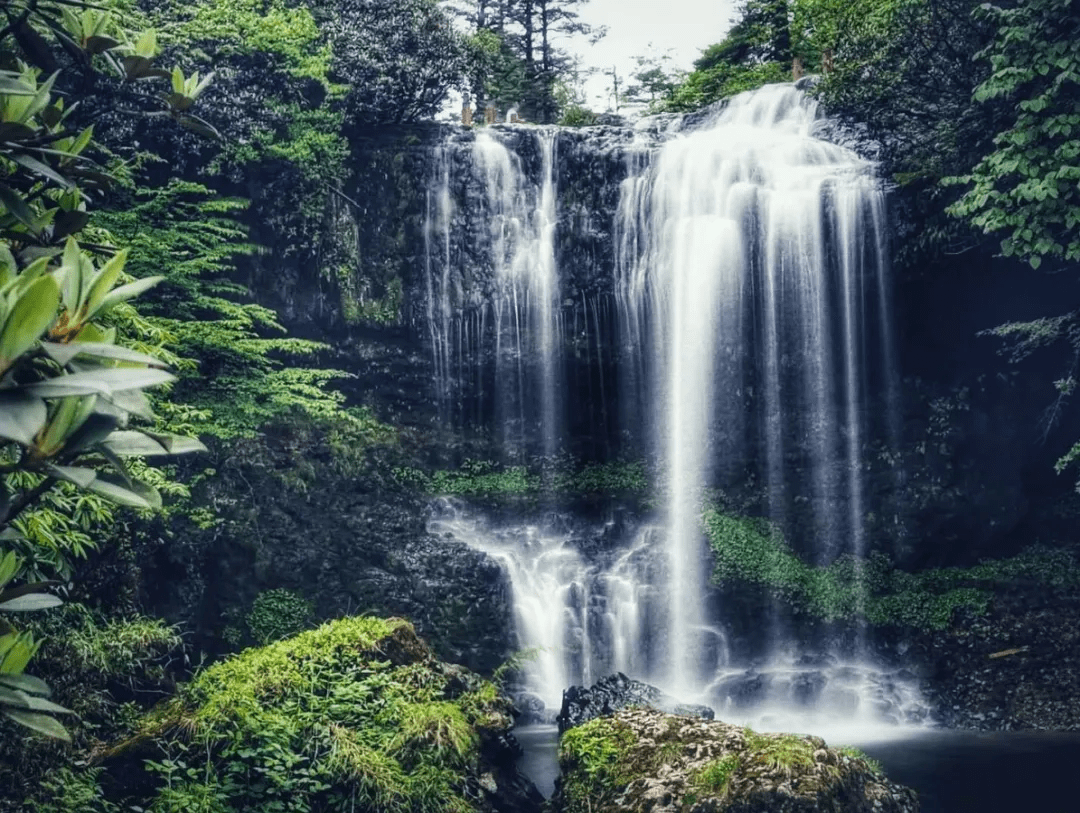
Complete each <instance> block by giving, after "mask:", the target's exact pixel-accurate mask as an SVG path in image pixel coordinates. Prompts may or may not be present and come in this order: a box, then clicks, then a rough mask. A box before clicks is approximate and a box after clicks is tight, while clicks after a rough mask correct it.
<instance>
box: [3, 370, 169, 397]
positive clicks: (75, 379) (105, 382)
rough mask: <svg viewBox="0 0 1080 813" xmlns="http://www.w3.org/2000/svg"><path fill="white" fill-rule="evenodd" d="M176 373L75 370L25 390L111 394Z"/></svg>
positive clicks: (164, 381)
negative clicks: (78, 371)
mask: <svg viewBox="0 0 1080 813" xmlns="http://www.w3.org/2000/svg"><path fill="white" fill-rule="evenodd" d="M175 380H176V376H174V375H171V374H170V373H167V372H165V371H164V370H155V369H150V368H147V369H132V368H118V369H108V370H99V371H95V372H92V373H75V374H74V375H62V376H57V377H56V378H50V379H48V380H46V381H38V382H36V383H34V384H28V385H27V386H26V387H25V388H24V389H25V390H26V391H27V392H29V393H31V394H33V395H38V396H40V397H42V398H63V397H65V396H69V395H95V394H99V395H111V394H113V393H116V392H121V391H124V390H136V389H143V388H144V387H154V386H157V385H159V384H167V383H168V382H170V381H175Z"/></svg>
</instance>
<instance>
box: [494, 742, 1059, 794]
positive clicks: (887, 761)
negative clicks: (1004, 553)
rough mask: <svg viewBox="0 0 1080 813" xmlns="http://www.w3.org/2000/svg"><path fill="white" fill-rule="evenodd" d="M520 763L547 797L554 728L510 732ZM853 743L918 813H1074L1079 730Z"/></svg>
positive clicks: (553, 772) (553, 769) (551, 785)
mask: <svg viewBox="0 0 1080 813" xmlns="http://www.w3.org/2000/svg"><path fill="white" fill-rule="evenodd" d="M514 733H515V735H516V736H517V738H518V740H519V741H520V742H521V745H522V747H523V748H524V749H525V755H524V756H523V757H522V759H521V762H520V763H519V766H520V768H521V770H522V772H523V773H525V775H527V776H528V777H529V778H530V779H532V781H533V782H534V783H535V784H536V786H537V787H538V788H539V789H540V792H541V793H543V794H544V795H545V796H550V795H551V793H552V792H553V791H554V789H555V779H556V777H557V776H558V775H559V767H558V764H557V760H556V750H557V746H558V739H559V732H558V729H557V728H556V727H555V726H553V725H534V726H526V727H524V728H519V729H517V730H516V731H515V732H514ZM829 744H830V745H833V746H838V745H853V746H855V747H856V748H859V749H861V750H863V751H864V752H866V754H867V755H869V756H871V757H873V758H874V759H876V760H878V761H879V762H880V763H881V764H882V765H883V766H884V768H885V773H886V774H888V776H889V778H890V779H892V780H893V781H895V782H899V783H900V784H903V785H907V786H908V787H911V788H914V789H915V790H916V791H918V793H919V801H920V803H921V806H922V813H1029V811H1030V813H1077V811H1078V810H1080V793H1078V792H1077V785H1076V779H1075V773H1074V771H1075V770H1076V768H1077V766H1078V765H1080V733H1077V732H1054V731H1051V732H1046V731H1032V732H1016V731H1001V732H999V731H995V732H981V731H945V730H940V729H937V730H935V729H922V730H919V731H907V732H903V733H902V734H898V735H897V736H895V737H890V738H888V739H876V740H871V741H866V742H858V741H850V742H842V741H840V740H831V741H830V742H829Z"/></svg>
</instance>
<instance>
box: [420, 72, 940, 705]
mask: <svg viewBox="0 0 1080 813" xmlns="http://www.w3.org/2000/svg"><path fill="white" fill-rule="evenodd" d="M825 124H827V122H826V121H825V120H824V119H823V118H822V117H821V116H819V112H818V109H817V106H816V103H815V102H814V101H813V100H812V99H810V98H809V97H808V96H806V95H805V94H804V93H802V92H801V91H800V90H798V89H796V88H795V87H794V86H792V85H773V86H767V87H765V88H762V89H760V90H757V91H753V92H751V93H746V94H742V95H740V96H738V97H735V98H734V99H732V100H730V101H729V102H728V103H727V104H726V105H725V106H723V107H722V108H720V109H719V110H717V111H716V112H714V113H712V114H711V116H709V117H708V118H705V119H702V118H701V117H696V118H695V119H694V120H692V121H690V120H686V119H679V118H675V119H669V120H666V121H665V120H658V121H655V122H652V123H649V124H647V125H646V126H644V127H641V128H639V129H638V130H637V131H636V132H635V133H634V134H633V135H631V136H629V137H625V138H623V137H620V138H621V140H620V138H613V137H611V135H610V132H608V135H604V134H603V133H601V135H600V136H599V137H598V139H597V141H596V144H597V145H598V146H597V147H596V149H598V150H599V149H601V148H604V149H608V148H610V145H611V144H617V149H615V150H613V151H612V152H611V153H610V155H609V156H608V157H610V156H615V155H617V156H618V159H617V160H618V161H619V162H620V164H619V165H620V166H621V168H622V172H621V175H620V176H619V177H618V178H614V177H613V176H612V175H611V174H609V173H607V171H606V170H603V171H601V170H598V169H597V165H596V164H594V163H589V162H588V161H582V160H581V154H580V153H576V154H570V153H571V152H572V149H573V147H572V145H571V146H567V145H568V144H570V141H571V139H570V136H569V135H566V134H560V132H559V131H558V130H557V129H554V128H534V127H529V128H501V127H497V128H489V129H487V130H483V131H480V132H478V133H476V134H475V136H471V135H470V138H469V139H468V140H465V141H464V143H465V144H467V145H468V146H467V148H466V149H464V150H462V149H457V150H455V151H450V152H447V151H443V152H442V153H440V155H439V158H438V160H437V161H436V162H435V170H434V174H433V181H432V184H431V187H430V189H429V191H428V199H427V208H426V217H427V223H428V229H427V232H426V233H427V235H428V238H427V242H426V243H425V254H424V262H425V269H426V275H427V276H426V279H427V290H426V293H427V296H428V303H427V318H428V330H429V333H430V338H431V343H432V354H433V364H434V369H435V377H436V390H437V391H438V392H439V394H440V395H439V397H440V399H444V398H447V397H448V396H447V395H446V393H449V392H450V391H451V390H453V387H452V386H451V385H450V384H447V383H446V381H449V380H451V379H453V380H456V381H457V382H458V386H459V387H464V388H468V387H470V386H473V384H470V383H469V382H484V384H485V385H487V386H489V387H490V392H489V394H490V401H491V406H490V412H489V415H488V419H487V423H486V424H485V425H486V426H487V427H488V428H490V429H493V430H494V432H493V434H494V436H495V437H496V438H497V439H498V442H499V444H500V447H501V449H502V450H503V455H504V459H505V460H506V461H513V462H521V461H527V460H528V459H530V458H535V457H537V456H542V457H545V458H548V459H551V458H552V457H553V456H555V455H558V454H559V453H560V452H564V451H565V450H566V449H567V448H568V441H569V438H568V434H569V433H570V431H571V430H570V429H569V427H570V426H571V423H572V421H571V419H570V418H571V415H570V409H571V408H573V409H575V414H574V415H573V419H574V420H576V421H577V424H576V425H577V426H580V425H581V416H582V415H587V416H591V420H593V422H594V423H595V422H597V421H599V422H601V423H603V424H604V425H603V426H602V427H600V426H591V428H592V430H593V431H600V432H603V433H604V434H605V436H606V434H607V421H608V420H609V419H610V420H612V421H618V422H620V423H621V429H622V434H621V435H620V438H621V440H620V442H621V443H623V444H625V446H624V450H629V452H630V453H631V454H640V453H644V454H645V455H646V456H647V457H648V458H649V459H650V460H652V461H655V462H656V463H657V468H658V470H659V471H660V472H661V477H660V483H659V487H660V493H659V495H658V496H660V500H659V503H658V504H657V505H656V510H655V512H653V513H652V515H650V516H646V517H642V518H635V519H631V520H629V521H626V522H620V523H616V522H614V521H606V522H599V521H598V520H596V519H595V518H593V519H585V518H582V517H574V516H572V515H571V514H570V513H568V512H564V513H558V509H557V507H556V509H555V510H551V507H550V504H549V505H548V508H547V509H546V510H545V511H541V512H536V511H533V512H532V513H528V512H523V514H522V516H519V517H516V518H514V519H506V518H503V519H501V520H496V519H494V518H490V517H486V516H484V514H483V512H480V511H478V510H476V509H475V508H473V509H470V508H468V507H467V506H465V505H463V504H458V503H452V502H448V501H446V500H442V501H439V502H438V503H437V504H436V505H434V506H433V513H432V516H431V519H430V521H429V528H430V529H431V531H432V532H433V533H436V534H438V535H440V536H450V537H454V538H457V539H460V540H462V541H464V542H466V543H467V544H469V545H471V546H472V547H474V548H478V549H480V550H483V551H485V552H486V553H488V554H489V555H491V556H492V557H493V558H495V559H496V560H497V561H499V562H500V563H501V565H502V567H503V569H504V570H505V572H506V573H507V575H508V577H509V580H510V584H511V589H512V592H513V600H514V607H515V618H514V626H515V630H516V632H517V637H518V642H519V645H520V646H521V647H523V648H530V647H539V654H538V655H537V656H536V659H535V660H534V661H533V662H531V663H530V664H527V665H526V666H525V668H524V685H523V686H522V687H520V688H522V689H523V690H525V691H527V692H529V693H530V694H532V695H535V696H537V697H538V698H539V700H540V701H541V702H542V704H543V705H544V706H545V707H546V709H547V714H548V715H549V716H550V715H551V714H552V713H554V711H555V710H556V709H557V708H558V705H559V699H560V697H561V692H562V690H563V689H564V688H566V687H567V686H569V685H571V684H589V683H591V682H592V681H594V680H596V679H597V678H599V677H601V676H603V675H605V674H609V673H611V672H613V671H623V672H626V673H627V674H630V675H631V676H633V677H636V678H641V679H645V680H648V681H650V682H653V683H655V684H658V685H660V686H661V687H662V688H663V689H665V690H666V691H668V692H670V693H672V694H674V695H676V696H680V697H682V698H683V699H684V700H687V701H701V702H709V703H712V704H714V705H717V706H719V707H721V708H725V709H727V710H728V713H729V716H734V717H735V718H736V719H744V720H747V721H751V720H752V721H754V722H757V723H759V724H760V723H762V721H764V725H766V726H768V725H769V723H768V719H771V718H769V717H768V714H769V713H771V712H768V711H767V710H768V709H773V710H774V711H775V710H776V709H785V710H786V711H784V712H783V713H785V714H786V713H787V712H788V711H791V710H792V709H798V708H803V707H806V706H808V705H809V706H815V707H819V708H820V709H823V710H826V712H825V713H827V715H829V716H830V717H843V716H845V715H847V716H848V717H858V718H859V719H864V720H866V719H883V718H890V719H893V720H898V721H902V720H905V719H913V718H917V717H918V716H919V715H920V714H921V713H922V707H921V706H920V705H919V702H918V699H917V692H915V691H914V689H913V688H912V683H911V680H910V679H909V677H905V676H897V675H896V674H895V673H892V674H890V673H888V672H887V671H886V672H882V671H881V670H879V669H876V668H874V667H873V666H872V665H870V664H869V659H868V658H865V657H863V656H862V655H861V654H860V652H859V651H858V647H859V646H860V644H859V642H856V643H855V646H854V648H853V647H852V645H851V642H850V641H848V643H847V645H846V648H845V649H844V651H840V650H838V649H836V648H834V647H833V646H832V644H831V643H830V642H828V641H825V640H820V641H817V640H815V641H798V642H797V641H795V640H793V639H792V636H791V634H790V632H789V631H788V630H786V629H784V624H785V623H786V622H785V621H783V620H782V619H783V618H785V616H783V614H782V613H779V612H775V609H776V608H775V607H774V612H773V613H772V614H771V615H768V614H767V613H764V612H763V613H762V616H761V617H760V618H759V619H755V622H754V633H753V634H754V635H755V636H756V637H757V638H758V639H759V640H758V641H757V642H755V646H753V647H747V646H746V645H745V642H743V643H742V644H740V645H741V646H742V647H743V650H742V651H743V654H742V655H741V656H739V657H741V658H742V660H740V659H739V657H733V655H732V654H731V653H732V652H733V651H734V650H735V646H734V644H732V643H731V642H732V641H733V640H735V638H736V637H737V636H736V634H735V633H733V631H732V630H731V629H729V627H730V626H731V623H732V620H733V619H735V618H736V616H738V614H739V613H740V612H741V608H740V607H738V606H717V600H718V599H717V594H716V593H715V591H712V589H711V588H710V586H709V583H708V578H709V574H710V567H711V557H710V551H709V550H708V547H707V544H706V540H705V537H704V534H703V529H702V526H701V514H702V511H703V509H704V508H705V507H707V506H708V505H711V504H713V503H714V501H715V500H716V499H717V494H718V493H719V492H722V491H724V490H725V489H728V488H736V489H737V488H739V486H740V484H741V483H746V482H749V483H754V484H757V485H756V486H754V487H755V488H757V490H758V492H759V493H760V494H761V495H762V496H761V497H760V498H759V505H760V507H761V509H762V510H763V512H764V513H766V514H767V515H768V518H769V519H770V520H772V521H773V522H774V523H775V524H776V525H777V526H778V527H779V528H781V530H783V531H784V533H785V535H786V536H788V538H789V540H790V541H791V542H792V544H793V546H794V547H795V548H796V550H797V552H798V553H799V555H800V556H801V557H802V558H803V559H804V560H805V561H807V562H808V563H810V564H821V565H827V564H831V563H832V562H834V561H835V560H836V559H837V557H840V556H845V555H850V556H853V557H855V559H856V562H858V561H860V560H861V558H862V557H864V556H865V555H867V554H868V553H869V552H870V545H869V541H868V534H867V528H866V524H867V515H868V513H869V512H870V511H872V510H874V506H873V505H872V504H871V495H870V494H869V493H868V488H867V485H866V482H865V474H864V468H865V460H866V459H867V455H868V448H869V446H870V444H871V443H873V442H875V441H884V442H886V443H892V444H895V443H896V441H897V439H898V437H899V435H898V424H897V420H896V413H895V405H896V401H897V390H896V384H895V380H894V378H893V376H892V372H891V371H892V369H893V367H894V358H893V356H894V351H893V348H892V345H891V336H890V334H891V325H890V303H889V292H888V291H889V285H888V280H887V274H888V264H887V254H888V252H887V237H886V231H885V229H886V218H885V198H884V193H883V191H882V188H881V185H880V183H879V181H878V180H877V179H876V177H875V174H874V167H873V165H872V164H871V163H870V162H868V161H866V160H864V159H862V158H860V157H859V156H858V155H857V154H856V153H854V152H853V151H851V150H849V149H847V148H845V147H843V146H840V145H837V144H835V143H832V142H830V141H828V140H827V139H826V138H825V137H824V136H823V126H824V125H825ZM624 135H629V134H626V133H625V131H624ZM605 138H606V139H607V140H606V141H605V140H604V139H605ZM573 143H575V144H580V143H582V142H580V141H579V142H573ZM605 145H606V146H605ZM458 146H459V147H460V146H461V145H460V144H459V145H458ZM564 149H565V150H566V153H567V154H565V155H564V154H563V150H564ZM451 153H452V154H451ZM605 160H606V159H605ZM566 162H569V163H568V164H567V163H566ZM463 163H464V164H467V166H466V167H464V171H461V170H462V166H461V164H463ZM451 165H453V167H451ZM560 166H564V167H565V166H569V167H572V168H574V171H576V172H577V173H581V172H585V173H586V175H585V177H586V178H589V179H590V181H589V182H592V179H593V178H596V179H597V182H599V183H601V184H605V183H609V182H611V181H613V180H614V182H616V183H618V187H617V190H616V189H614V188H613V187H608V188H612V191H613V192H616V194H612V195H606V196H605V195H598V196H597V197H596V198H589V199H590V200H592V201H593V202H592V203H591V204H590V205H593V206H594V207H595V206H597V205H599V206H601V207H605V208H602V209H600V210H599V212H600V214H603V215H605V216H606V217H608V218H609V222H610V232H609V233H608V234H607V235H606V240H607V241H608V244H609V245H610V246H611V254H610V256H611V265H609V266H608V268H607V271H606V273H607V274H608V275H609V276H608V277H607V279H606V284H607V287H606V289H605V287H604V285H598V284H596V282H595V281H590V283H589V284H590V285H592V287H591V288H590V289H589V291H588V292H587V291H586V289H585V288H583V287H581V275H580V269H578V268H577V267H576V260H577V258H578V257H580V256H581V255H580V254H576V253H575V251H573V250H567V246H568V245H569V246H570V247H571V249H573V248H574V244H573V240H574V239H575V238H574V235H572V234H567V233H566V232H567V228H568V227H567V224H568V223H576V224H579V226H580V224H585V225H584V226H580V227H581V228H592V226H591V225H589V224H590V223H592V222H593V221H596V220H598V219H599V215H598V213H597V211H596V210H586V211H585V212H584V213H583V215H582V216H581V217H578V218H577V219H574V218H570V217H564V219H563V220H562V221H560V219H559V218H560V213H564V214H565V212H566V211H568V208H567V207H573V206H577V207H578V209H579V210H580V209H582V208H584V205H583V204H582V203H581V200H582V198H583V196H584V197H586V198H587V197H588V195H587V193H583V191H582V188H581V187H580V186H574V184H575V183H580V179H579V177H576V176H575V174H574V172H573V171H570V170H564V172H565V175H564V176H563V177H560V169H559V168H560ZM452 177H454V178H465V179H466V182H465V184H464V185H461V184H460V183H459V185H458V186H457V188H456V191H455V190H452V189H451V186H452V181H451V178H452ZM562 182H564V184H565V186H566V187H567V190H566V191H565V192H564V195H566V196H567V197H566V198H563V199H560V191H561V190H560V186H561V185H563V183H562ZM569 198H572V201H571V200H570V199H569ZM597 201H599V203H597ZM459 210H468V211H470V212H471V213H472V214H473V216H474V219H473V220H470V221H469V223H468V224H462V223H458V222H457V221H456V218H455V213H456V212H458V211H459ZM469 257H472V258H481V259H479V260H474V261H473V262H474V263H475V264H474V265H469V262H470V260H469V259H468V258H469ZM560 262H562V267H560ZM481 266H482V269H481ZM478 280H480V281H479V282H478ZM563 297H567V298H566V299H565V300H564V299H563ZM456 303H461V305H460V306H459V305H458V304H456ZM612 303H614V307H613V308H612V307H611V304H612ZM564 311H565V312H566V314H567V325H565V326H564V325H563V322H562V320H563V313H564ZM609 312H610V313H612V314H613V315H612V317H611V319H612V320H613V322H614V326H613V327H612V324H611V322H605V324H604V325H603V326H602V325H601V313H605V314H606V313H609ZM606 319H608V317H606V316H605V320H606ZM564 328H565V329H564ZM455 331H457V333H458V335H459V337H463V338H459V339H457V340H456V341H455V339H454V338H453V337H452V335H451V334H453V333H454V332H455ZM602 333H603V335H604V341H605V342H611V343H612V344H617V348H611V347H605V346H603V345H602V343H601V334H602ZM605 354H608V355H607V356H605ZM605 358H608V359H614V360H615V363H616V367H617V370H616V374H617V376H618V384H619V392H618V399H619V404H618V408H617V409H615V410H611V413H612V414H611V415H610V417H609V411H608V409H607V406H606V404H605V405H603V406H602V408H601V409H600V410H593V411H590V410H577V409H576V405H573V406H572V404H571V400H570V399H571V396H570V395H569V394H568V393H567V390H568V389H569V388H570V387H571V384H572V381H571V379H572V378H573V376H571V375H569V374H568V373H569V372H570V371H571V369H573V371H574V372H575V374H577V375H580V373H579V371H580V368H581V366H582V364H584V366H585V367H586V368H587V369H589V370H590V371H591V369H592V368H593V366H594V365H603V364H604V363H606V362H605ZM570 362H573V363H574V364H575V365H576V366H574V367H573V368H571V367H570V366H568V365H569V363H570ZM463 371H468V372H467V374H466V373H465V372H463ZM584 380H585V381H586V382H587V387H588V393H589V398H590V399H591V398H592V397H594V395H593V388H592V387H593V385H592V382H593V378H592V377H591V372H590V373H589V374H588V375H586V376H584ZM598 381H599V384H600V386H599V393H600V397H601V398H604V399H605V400H606V397H607V396H608V395H609V394H610V395H615V393H609V392H606V391H605V390H604V386H605V385H604V375H603V371H602V370H601V373H600V375H599V376H598ZM482 401H483V398H482V397H481V398H480V399H478V401H477V403H480V402H482ZM478 411H479V408H478ZM574 431H580V430H574ZM601 446H602V445H601V444H594V445H593V446H592V448H601ZM598 522H599V524H597V523H598ZM856 578H859V573H858V569H857V568H856ZM747 626H748V625H747V624H745V623H744V624H743V625H742V627H741V629H742V630H743V632H741V633H738V634H739V635H742V636H743V638H744V639H745V638H746V633H745V629H746V628H747ZM758 644H761V645H760V646H759V645H758ZM748 650H753V651H754V653H755V654H753V655H752V656H751V657H753V658H756V659H757V660H756V661H755V662H754V664H753V667H752V668H751V667H750V660H748V658H747V656H746V654H745V653H746V651H748ZM763 652H764V653H766V655H767V657H765V658H762V657H761V653H763ZM808 653H809V654H808ZM750 709H755V711H750ZM762 709H766V712H762V711H761V710H762ZM762 714H765V716H764V717H762V716H761V715H762ZM755 715H757V716H755Z"/></svg>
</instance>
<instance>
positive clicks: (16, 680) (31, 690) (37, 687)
mask: <svg viewBox="0 0 1080 813" xmlns="http://www.w3.org/2000/svg"><path fill="white" fill-rule="evenodd" d="M0 685H4V686H10V687H11V688H12V689H18V690H19V691H22V692H27V693H28V694H37V695H42V696H43V697H48V696H49V695H51V694H52V689H50V688H49V684H48V683H46V682H45V681H44V680H42V679H41V678H37V677H34V676H33V675H21V674H20V675H0Z"/></svg>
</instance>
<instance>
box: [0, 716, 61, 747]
mask: <svg viewBox="0 0 1080 813" xmlns="http://www.w3.org/2000/svg"><path fill="white" fill-rule="evenodd" d="M4 714H6V715H7V716H8V717H10V718H11V719H12V720H14V721H15V722H17V723H19V724H20V725H24V726H26V727H27V728H32V729H33V730H34V731H37V732H38V733H40V734H44V735H46V736H48V737H53V738H55V739H58V740H65V741H66V742H71V735H70V734H68V732H67V729H65V728H64V727H63V726H62V725H60V723H58V722H57V721H56V720H55V719H54V718H52V717H50V716H49V715H47V714H38V713H36V712H32V711H20V710H18V709H6V710H5V711H4Z"/></svg>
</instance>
